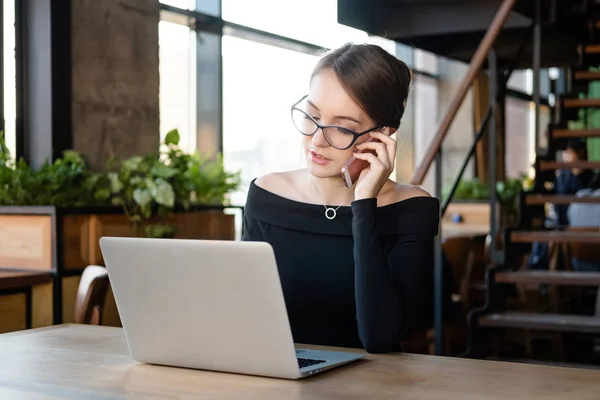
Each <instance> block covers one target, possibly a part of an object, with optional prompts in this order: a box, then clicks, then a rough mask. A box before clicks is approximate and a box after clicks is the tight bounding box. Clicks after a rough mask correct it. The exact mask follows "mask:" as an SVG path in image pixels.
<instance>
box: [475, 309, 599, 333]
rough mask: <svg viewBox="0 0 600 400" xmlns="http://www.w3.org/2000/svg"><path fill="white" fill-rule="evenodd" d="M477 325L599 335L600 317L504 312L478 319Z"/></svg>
mask: <svg viewBox="0 0 600 400" xmlns="http://www.w3.org/2000/svg"><path fill="white" fill-rule="evenodd" d="M479 325H481V326H489V327H502V328H525V329H535V330H546V331H560V332H583V333H600V317H593V316H586V315H565V314H547V313H523V312H512V311H510V312H504V313H497V314H490V315H486V316H483V317H481V318H480V319H479Z"/></svg>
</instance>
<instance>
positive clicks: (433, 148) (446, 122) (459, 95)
mask: <svg viewBox="0 0 600 400" xmlns="http://www.w3.org/2000/svg"><path fill="white" fill-rule="evenodd" d="M515 2H516V0H504V1H503V2H502V4H501V5H500V8H499V9H498V11H497V12H496V15H495V16H494V19H493V20H492V24H491V25H490V28H489V29H488V30H487V32H486V33H485V36H484V37H483V39H482V40H481V43H480V44H479V47H477V50H476V51H475V54H474V55H473V59H472V61H471V64H470V65H469V69H468V70H467V74H466V75H465V77H464V78H463V80H462V82H461V84H460V86H459V87H458V91H457V92H456V94H455V95H454V98H453V99H452V102H451V103H450V106H449V107H448V111H447V112H446V115H445V116H444V119H443V120H442V122H441V123H440V125H439V127H438V129H437V131H436V133H435V136H434V138H433V141H432V143H431V145H430V146H429V149H428V150H427V153H425V157H424V158H423V161H422V162H421V165H419V167H418V168H417V169H416V170H415V172H414V174H413V176H412V178H411V183H412V184H413V185H420V184H422V183H423V180H424V179H425V176H426V175H427V172H429V168H430V167H431V164H432V163H433V161H434V159H435V156H436V154H437V153H438V152H439V151H440V148H441V146H442V143H443V142H444V139H445V138H446V135H447V134H448V131H449V129H450V126H451V125H452V122H453V121H454V118H455V117H456V114H457V113H458V110H459V108H460V106H461V105H462V103H463V102H464V100H465V97H466V95H467V92H468V91H469V89H470V88H471V86H472V85H473V81H474V80H475V77H476V76H477V74H478V73H479V71H480V70H481V68H482V66H483V62H484V60H485V59H486V57H487V56H488V54H489V52H490V50H491V48H492V46H493V45H494V42H495V41H496V38H497V37H498V35H499V34H500V31H501V30H502V28H503V27H504V23H505V22H506V20H507V19H508V16H509V15H510V13H511V11H512V9H513V6H514V4H515Z"/></svg>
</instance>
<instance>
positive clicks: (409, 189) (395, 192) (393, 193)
mask: <svg viewBox="0 0 600 400" xmlns="http://www.w3.org/2000/svg"><path fill="white" fill-rule="evenodd" d="M414 197H431V195H430V194H429V193H428V192H427V191H426V190H423V189H421V188H420V187H418V186H413V185H405V184H400V183H393V182H392V183H391V184H390V185H389V187H388V189H387V190H386V191H385V192H384V193H383V196H382V198H381V202H382V203H383V205H386V204H393V203H398V202H401V201H404V200H408V199H412V198H414Z"/></svg>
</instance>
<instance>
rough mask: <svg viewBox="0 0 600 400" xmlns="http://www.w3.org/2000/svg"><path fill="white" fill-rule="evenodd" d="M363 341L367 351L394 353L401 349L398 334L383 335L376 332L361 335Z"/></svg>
mask: <svg viewBox="0 0 600 400" xmlns="http://www.w3.org/2000/svg"><path fill="white" fill-rule="evenodd" d="M361 342H362V344H363V347H364V349H365V351H366V352H367V353H371V354H381V353H392V352H396V351H399V350H400V345H399V341H398V337H397V336H395V335H394V336H393V337H392V336H387V335H386V336H381V335H377V334H376V333H369V334H363V335H361Z"/></svg>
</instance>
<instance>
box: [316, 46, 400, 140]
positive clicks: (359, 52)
mask: <svg viewBox="0 0 600 400" xmlns="http://www.w3.org/2000/svg"><path fill="white" fill-rule="evenodd" d="M325 69H330V70H332V71H333V72H334V73H335V74H336V76H337V78H338V79H339V80H340V82H341V84H342V86H343V87H344V89H346V91H347V92H348V94H349V95H350V96H351V97H352V98H353V99H354V101H356V102H357V103H358V104H359V105H360V106H361V107H362V109H363V110H365V112H366V113H367V114H368V115H369V117H371V119H372V120H373V121H374V122H375V124H377V125H384V126H389V127H391V128H396V129H397V128H398V127H399V126H400V120H401V119H402V115H403V114H404V110H405V108H406V100H407V97H408V92H409V88H410V83H411V71H410V69H409V68H408V66H407V65H406V64H405V63H403V62H402V61H400V60H398V59H397V58H396V57H394V56H393V55H391V54H390V53H388V52H387V51H385V50H383V49H382V48H381V47H379V46H376V45H372V44H353V43H347V44H345V45H343V46H342V47H340V48H338V49H335V50H333V51H331V52H329V53H327V54H326V55H325V56H324V57H323V58H321V60H320V61H319V62H318V63H317V65H316V66H315V69H314V70H313V73H312V75H311V80H312V78H314V77H315V76H316V75H317V74H318V73H319V72H321V71H323V70H325Z"/></svg>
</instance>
